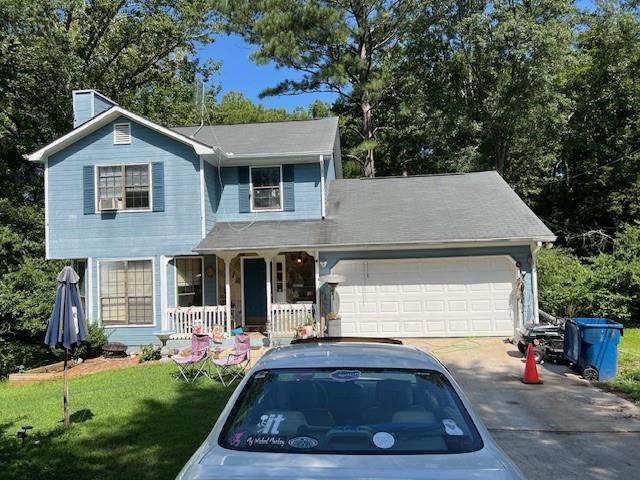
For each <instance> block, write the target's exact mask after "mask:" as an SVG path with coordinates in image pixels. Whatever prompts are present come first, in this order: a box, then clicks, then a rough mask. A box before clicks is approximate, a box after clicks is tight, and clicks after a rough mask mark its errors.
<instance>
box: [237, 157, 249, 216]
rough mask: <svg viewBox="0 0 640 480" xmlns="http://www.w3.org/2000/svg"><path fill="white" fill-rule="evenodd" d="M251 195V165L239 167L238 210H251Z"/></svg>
mask: <svg viewBox="0 0 640 480" xmlns="http://www.w3.org/2000/svg"><path fill="white" fill-rule="evenodd" d="M249 197H250V194H249V167H238V211H239V212H240V213H249V212H250V211H251V198H249Z"/></svg>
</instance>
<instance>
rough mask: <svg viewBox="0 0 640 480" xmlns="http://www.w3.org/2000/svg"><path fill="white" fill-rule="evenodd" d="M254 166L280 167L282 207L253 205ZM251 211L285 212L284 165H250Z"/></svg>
mask: <svg viewBox="0 0 640 480" xmlns="http://www.w3.org/2000/svg"><path fill="white" fill-rule="evenodd" d="M254 168H278V169H280V187H279V188H280V208H254V207H253V200H254V197H253V175H252V172H253V169H254ZM249 211H250V212H251V213H254V212H255V213H260V212H283V211H284V188H283V182H282V165H260V166H258V165H256V166H250V167H249Z"/></svg>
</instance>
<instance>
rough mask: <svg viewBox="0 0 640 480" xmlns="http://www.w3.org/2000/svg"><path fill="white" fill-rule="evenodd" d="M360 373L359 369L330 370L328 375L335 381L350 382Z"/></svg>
mask: <svg viewBox="0 0 640 480" xmlns="http://www.w3.org/2000/svg"><path fill="white" fill-rule="evenodd" d="M360 375H362V373H361V372H360V371H359V370H336V371H334V372H331V374H330V375H329V377H331V379H332V380H335V381H336V382H351V381H353V380H358V379H359V378H360Z"/></svg>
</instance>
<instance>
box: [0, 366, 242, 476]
mask: <svg viewBox="0 0 640 480" xmlns="http://www.w3.org/2000/svg"><path fill="white" fill-rule="evenodd" d="M175 370H176V367H175V366H174V365H172V364H148V365H140V366H137V367H132V368H126V369H122V370H112V371H108V372H101V373H96V374H94V375H88V376H86V377H79V378H71V379H70V381H69V395H70V412H71V421H72V425H71V428H69V429H68V430H67V431H65V430H64V429H63V428H62V382H61V381H52V382H44V383H39V384H35V385H28V386H22V387H13V386H9V385H8V384H6V383H3V384H0V472H2V473H1V474H0V477H1V478H2V479H3V480H13V479H25V478H29V479H54V480H55V479H69V478H73V479H74V480H81V479H118V480H122V479H123V478H138V479H142V478H153V479H165V478H166V479H169V478H175V476H176V475H177V473H178V472H179V471H180V469H181V468H182V466H183V465H184V464H185V463H186V461H187V460H188V459H189V458H190V457H191V455H192V454H193V453H194V452H195V450H196V448H197V447H198V446H199V445H200V444H201V443H202V441H203V440H204V439H205V437H206V436H207V435H208V433H209V432H210V431H211V428H212V427H213V424H214V423H215V421H216V420H217V418H218V416H219V414H220V412H221V411H222V409H223V408H224V406H225V404H226V402H227V399H228V398H229V396H230V395H231V393H232V392H233V388H224V387H222V385H221V384H220V383H219V382H215V381H213V380H210V379H208V378H206V377H205V378H201V379H199V380H197V381H196V382H195V383H194V384H187V383H185V382H180V381H176V380H174V378H173V374H174V373H175ZM24 425H31V426H33V430H31V431H30V432H29V437H28V439H27V441H26V443H25V446H24V447H23V446H21V445H20V440H19V439H18V438H17V435H16V434H17V432H18V431H19V430H21V427H22V426H24Z"/></svg>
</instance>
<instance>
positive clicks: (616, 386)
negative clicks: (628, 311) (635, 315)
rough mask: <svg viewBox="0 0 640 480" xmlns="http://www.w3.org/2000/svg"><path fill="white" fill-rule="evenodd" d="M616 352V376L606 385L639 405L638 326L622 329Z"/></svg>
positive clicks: (639, 354)
mask: <svg viewBox="0 0 640 480" xmlns="http://www.w3.org/2000/svg"><path fill="white" fill-rule="evenodd" d="M618 353H619V358H618V361H619V368H618V376H617V377H616V378H615V380H612V381H611V382H609V383H608V385H607V386H608V387H610V388H611V389H612V390H614V391H617V392H620V393H623V394H624V395H625V396H627V397H629V398H630V399H632V400H633V401H634V402H636V403H637V404H638V405H640V328H625V329H624V335H623V337H622V340H621V342H620V346H619V349H618Z"/></svg>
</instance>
